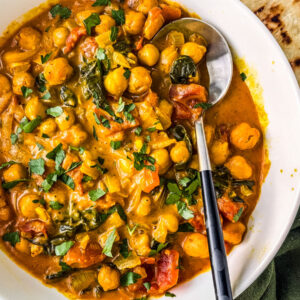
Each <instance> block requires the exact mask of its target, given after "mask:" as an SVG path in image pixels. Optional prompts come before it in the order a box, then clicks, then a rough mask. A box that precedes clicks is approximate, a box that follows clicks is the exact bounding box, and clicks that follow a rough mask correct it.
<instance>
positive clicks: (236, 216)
mask: <svg viewBox="0 0 300 300" xmlns="http://www.w3.org/2000/svg"><path fill="white" fill-rule="evenodd" d="M243 211H244V208H243V207H241V208H240V209H239V210H238V212H237V213H236V214H235V215H234V217H233V221H234V222H237V221H238V220H239V219H240V217H241V215H242V213H243Z"/></svg>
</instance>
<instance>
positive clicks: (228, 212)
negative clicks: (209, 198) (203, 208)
mask: <svg viewBox="0 0 300 300" xmlns="http://www.w3.org/2000/svg"><path fill="white" fill-rule="evenodd" d="M217 202H218V207H219V210H220V212H221V214H222V215H223V216H224V217H225V218H226V219H228V220H229V221H231V222H233V223H235V222H237V221H238V220H239V218H240V215H241V214H242V212H243V211H244V210H245V204H244V203H241V202H234V201H232V200H230V199H229V198H228V197H226V196H223V197H221V198H219V199H218V200H217Z"/></svg>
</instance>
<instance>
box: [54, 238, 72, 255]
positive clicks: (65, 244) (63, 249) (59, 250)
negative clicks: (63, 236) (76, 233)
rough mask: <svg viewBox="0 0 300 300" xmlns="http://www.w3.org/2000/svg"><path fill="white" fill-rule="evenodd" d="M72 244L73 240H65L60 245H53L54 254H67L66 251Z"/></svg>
mask: <svg viewBox="0 0 300 300" xmlns="http://www.w3.org/2000/svg"><path fill="white" fill-rule="evenodd" d="M73 245H74V242H73V241H67V242H63V243H62V244H60V245H57V246H56V247H55V255H57V256H64V255H65V254H67V252H68V251H69V249H70V248H71V247H72V246H73Z"/></svg>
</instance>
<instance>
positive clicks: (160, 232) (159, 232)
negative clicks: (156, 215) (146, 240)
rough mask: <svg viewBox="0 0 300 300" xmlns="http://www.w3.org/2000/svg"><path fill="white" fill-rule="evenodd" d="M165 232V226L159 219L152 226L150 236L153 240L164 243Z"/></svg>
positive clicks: (166, 230)
mask: <svg viewBox="0 0 300 300" xmlns="http://www.w3.org/2000/svg"><path fill="white" fill-rule="evenodd" d="M167 234H168V229H167V226H166V225H165V224H164V222H162V221H161V219H160V220H159V221H158V223H157V225H156V226H154V228H153V231H152V237H153V239H154V240H156V241H158V242H159V243H164V242H165V241H166V238H167Z"/></svg>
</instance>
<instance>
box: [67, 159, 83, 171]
mask: <svg viewBox="0 0 300 300" xmlns="http://www.w3.org/2000/svg"><path fill="white" fill-rule="evenodd" d="M81 165H82V161H78V162H72V163H71V166H70V168H69V169H68V170H67V171H66V172H65V173H68V172H70V171H72V170H74V169H76V168H78V167H79V166H81Z"/></svg>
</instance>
